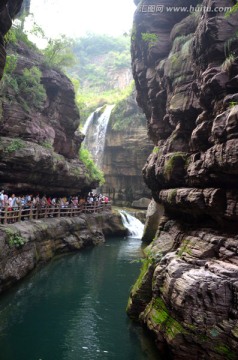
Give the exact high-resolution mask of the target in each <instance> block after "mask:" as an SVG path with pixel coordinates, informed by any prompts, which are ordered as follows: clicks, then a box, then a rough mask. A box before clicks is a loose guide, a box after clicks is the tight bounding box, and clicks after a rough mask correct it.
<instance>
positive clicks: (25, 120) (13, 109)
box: [0, 41, 97, 195]
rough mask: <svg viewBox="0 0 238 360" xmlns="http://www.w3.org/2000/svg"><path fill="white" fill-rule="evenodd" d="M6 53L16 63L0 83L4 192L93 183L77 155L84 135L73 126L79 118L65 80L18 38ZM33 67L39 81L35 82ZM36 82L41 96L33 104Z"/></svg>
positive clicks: (66, 189) (65, 189) (57, 190)
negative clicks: (0, 87) (43, 94)
mask: <svg viewBox="0 0 238 360" xmlns="http://www.w3.org/2000/svg"><path fill="white" fill-rule="evenodd" d="M8 54H9V55H11V56H10V57H11V61H13V60H14V61H15V62H16V64H15V65H14V67H13V71H12V72H10V74H8V75H7V76H6V77H5V79H3V80H2V83H1V86H2V90H1V95H0V137H1V141H0V186H1V187H2V188H3V189H4V190H6V191H7V192H18V193H25V192H30V193H32V192H35V193H36V192H41V193H45V192H47V193H48V194H58V195H61V194H62V195H63V194H76V193H78V192H79V191H84V192H87V191H88V189H90V188H91V187H95V186H97V182H96V181H92V178H91V176H90V173H89V171H88V170H87V169H86V167H85V166H84V164H83V163H82V162H81V161H80V160H79V148H80V145H81V142H82V141H83V138H84V136H83V135H82V134H81V133H80V132H79V131H78V130H77V129H78V127H79V121H80V118H79V111H78V108H77V106H76V104H75V93H74V88H73V85H72V84H71V82H70V80H69V79H68V78H67V77H66V76H65V75H64V74H63V73H62V72H61V71H59V70H57V69H55V68H51V67H49V66H48V65H47V63H46V62H45V59H44V57H43V56H42V55H41V54H40V53H39V52H38V51H37V50H35V49H34V48H32V47H29V46H28V45H27V44H25V43H24V42H22V41H20V42H18V43H17V44H15V45H14V46H13V47H12V48H10V47H9V48H8ZM25 69H27V71H28V70H29V69H30V70H31V71H33V70H34V71H36V73H34V71H33V72H30V73H24V71H25ZM37 72H38V74H40V83H41V84H35V79H36V78H37V76H36V75H37ZM16 81H17V83H16ZM24 81H28V83H27V84H25V83H24ZM5 82H7V86H5V85H4V84H5ZM41 85H43V90H44V93H45V98H44V99H43V101H42V102H41V103H40V104H39V103H38V100H37V98H36V97H37V96H39V94H40V91H41V89H40V86H41ZM35 87H36V91H35ZM22 88H23V89H24V91H25V92H24V93H23V92H22V91H21V89H22ZM30 89H32V90H30Z"/></svg>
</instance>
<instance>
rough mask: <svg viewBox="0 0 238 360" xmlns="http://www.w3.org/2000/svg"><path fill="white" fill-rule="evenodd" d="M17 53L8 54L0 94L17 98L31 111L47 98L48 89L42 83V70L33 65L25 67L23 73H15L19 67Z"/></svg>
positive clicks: (39, 106) (25, 108) (38, 107)
mask: <svg viewBox="0 0 238 360" xmlns="http://www.w3.org/2000/svg"><path fill="white" fill-rule="evenodd" d="M17 59H18V57H17V56H16V55H8V56H7V58H6V66H5V69H4V75H3V78H2V81H1V83H0V96H2V97H3V98H4V97H8V98H10V100H11V98H15V97H16V98H17V100H18V101H19V103H20V104H21V105H22V107H23V108H24V110H25V111H30V108H31V107H34V108H37V109H40V108H41V107H42V105H43V103H44V101H45V100H46V91H45V88H44V86H43V85H42V84H41V76H42V74H41V71H40V69H39V68H38V67H36V66H33V67H32V68H30V69H24V70H23V72H22V74H18V75H16V74H14V70H15V69H16V67H17Z"/></svg>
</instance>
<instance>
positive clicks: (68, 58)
mask: <svg viewBox="0 0 238 360" xmlns="http://www.w3.org/2000/svg"><path fill="white" fill-rule="evenodd" d="M72 49H73V41H72V39H69V38H67V37H66V36H61V37H60V38H57V39H49V41H48V45H47V47H46V48H45V49H44V50H43V54H44V56H45V61H44V64H45V65H47V66H49V67H53V68H56V69H59V70H65V69H66V68H70V67H72V66H73V65H75V63H76V58H75V56H74V53H73V50H72Z"/></svg>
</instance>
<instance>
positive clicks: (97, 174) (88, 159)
mask: <svg viewBox="0 0 238 360" xmlns="http://www.w3.org/2000/svg"><path fill="white" fill-rule="evenodd" d="M79 159H80V160H81V161H82V162H83V163H84V165H85V166H86V168H87V170H88V172H89V180H90V181H99V182H100V185H102V184H104V182H105V179H104V175H103V172H102V171H101V170H99V169H98V167H97V166H96V165H95V163H94V161H93V158H92V155H91V154H90V152H89V151H88V150H87V149H85V148H84V147H81V148H80V150H79Z"/></svg>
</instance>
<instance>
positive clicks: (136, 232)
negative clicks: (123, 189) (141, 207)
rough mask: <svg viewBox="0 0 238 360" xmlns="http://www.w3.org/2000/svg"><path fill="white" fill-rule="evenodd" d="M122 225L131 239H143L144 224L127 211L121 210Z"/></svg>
mask: <svg viewBox="0 0 238 360" xmlns="http://www.w3.org/2000/svg"><path fill="white" fill-rule="evenodd" d="M119 212H120V215H121V218H122V223H123V225H124V226H125V228H126V229H127V230H128V232H129V237H132V238H136V239H141V238H142V235H143V231H144V225H143V224H142V222H141V221H140V220H139V219H137V218H135V217H134V216H132V215H131V214H129V213H128V212H127V211H125V210H120V211H119Z"/></svg>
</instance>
